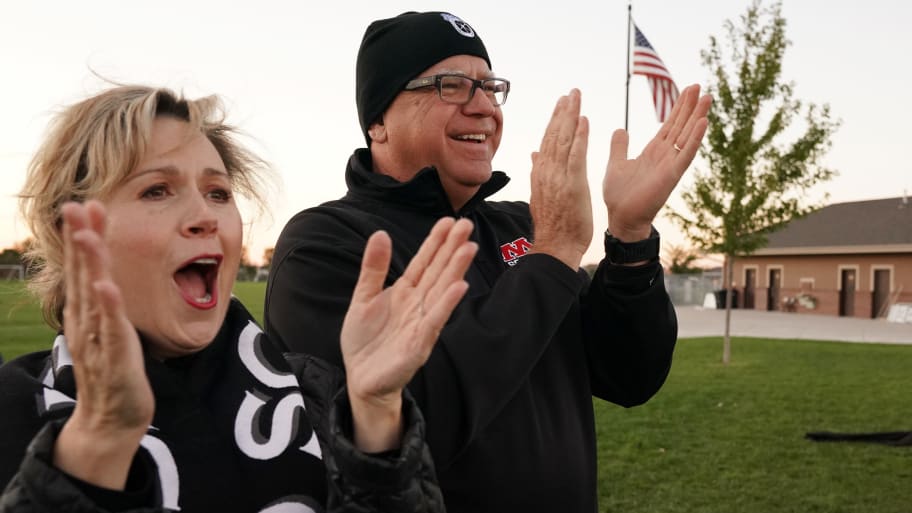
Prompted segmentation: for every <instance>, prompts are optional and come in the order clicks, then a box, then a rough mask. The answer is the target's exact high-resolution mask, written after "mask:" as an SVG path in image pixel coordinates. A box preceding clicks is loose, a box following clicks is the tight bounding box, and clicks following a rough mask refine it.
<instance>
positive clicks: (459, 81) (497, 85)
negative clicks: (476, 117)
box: [404, 73, 510, 107]
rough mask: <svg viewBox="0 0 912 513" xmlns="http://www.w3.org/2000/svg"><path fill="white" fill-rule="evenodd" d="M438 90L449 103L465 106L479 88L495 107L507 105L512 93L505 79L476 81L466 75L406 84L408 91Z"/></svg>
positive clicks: (425, 79)
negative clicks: (421, 89) (508, 96)
mask: <svg viewBox="0 0 912 513" xmlns="http://www.w3.org/2000/svg"><path fill="white" fill-rule="evenodd" d="M431 86H433V87H435V88H437V95H438V96H440V99H441V100H443V101H445V102H447V103H455V104H457V105H464V104H466V103H469V102H470V101H472V98H473V97H474V96H475V90H476V89H478V88H479V87H480V88H481V90H482V91H483V92H484V93H485V95H487V97H488V99H489V100H491V103H493V104H494V106H495V107H499V106H501V105H503V104H504V103H506V101H507V93H509V92H510V81H509V80H506V79H503V78H486V79H484V80H474V79H471V78H469V77H467V76H465V75H452V74H446V73H444V74H440V75H431V76H429V77H421V78H416V79H415V80H412V81H410V82H409V83H408V84H405V88H404V89H405V90H406V91H412V90H415V89H420V88H422V87H431Z"/></svg>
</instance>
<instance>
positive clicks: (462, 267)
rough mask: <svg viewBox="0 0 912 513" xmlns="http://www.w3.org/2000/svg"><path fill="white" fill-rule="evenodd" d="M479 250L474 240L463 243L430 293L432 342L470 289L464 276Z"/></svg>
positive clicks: (428, 318) (429, 321) (428, 306)
mask: <svg viewBox="0 0 912 513" xmlns="http://www.w3.org/2000/svg"><path fill="white" fill-rule="evenodd" d="M477 252H478V245H477V244H475V243H474V242H465V243H463V244H462V245H461V246H460V247H459V249H458V250H456V252H455V253H454V254H453V256H452V258H451V259H450V261H449V262H448V263H447V266H446V268H445V270H444V272H443V273H442V274H441V276H440V280H439V284H437V285H436V286H435V287H433V288H432V289H431V291H430V293H429V294H428V296H427V298H428V301H427V322H428V323H429V327H430V329H431V330H432V335H433V337H432V338H431V340H430V342H432V343H433V342H434V341H435V340H436V339H437V334H438V333H439V331H440V330H441V329H442V328H443V326H444V325H445V324H446V322H447V320H449V318H450V314H452V313H453V310H454V309H455V308H456V305H458V304H459V301H460V300H461V299H462V297H463V296H464V295H465V293H466V291H468V290H469V284H468V282H466V281H465V279H463V277H464V276H465V273H466V271H467V270H468V268H469V266H470V265H472V260H474V258H475V254H476V253H477Z"/></svg>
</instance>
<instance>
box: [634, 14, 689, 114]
mask: <svg viewBox="0 0 912 513" xmlns="http://www.w3.org/2000/svg"><path fill="white" fill-rule="evenodd" d="M633 29H634V30H635V31H636V41H635V42H634V45H633V74H634V75H645V76H646V79H647V80H648V81H649V88H650V89H651V90H652V103H654V104H655V109H656V116H657V117H658V118H659V122H663V121H665V118H666V117H667V116H668V114H670V113H671V107H672V106H673V105H674V102H675V100H677V99H678V87H677V86H676V85H675V83H674V80H672V79H671V73H669V72H668V69H667V68H666V67H665V63H663V62H662V59H660V58H659V54H657V53H656V51H655V49H654V48H653V47H652V45H651V44H649V40H648V39H646V36H644V35H643V33H642V32H640V28H639V27H637V26H636V24H634V25H633Z"/></svg>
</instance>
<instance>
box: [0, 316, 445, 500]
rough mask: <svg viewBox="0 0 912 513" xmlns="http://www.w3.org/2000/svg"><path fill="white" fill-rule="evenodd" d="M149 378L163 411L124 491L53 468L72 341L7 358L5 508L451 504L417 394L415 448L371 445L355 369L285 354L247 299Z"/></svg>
mask: <svg viewBox="0 0 912 513" xmlns="http://www.w3.org/2000/svg"><path fill="white" fill-rule="evenodd" d="M146 374H147V376H148V377H149V381H150V383H151V385H152V389H153V393H154V394H155V402H156V403H155V404H156V408H155V417H154V419H153V423H152V427H151V428H150V430H149V433H148V434H147V435H146V437H145V438H144V439H143V442H142V444H141V448H140V450H139V451H138V452H137V455H136V457H135V458H134V462H133V466H132V468H131V470H130V476H129V478H128V483H127V490H126V491H125V492H113V491H110V490H104V489H100V488H96V487H93V486H91V485H89V484H88V483H84V482H81V481H78V480H76V479H74V478H72V477H70V476H68V475H66V474H64V473H63V472H61V471H59V470H57V469H56V468H55V467H54V466H53V465H52V464H51V461H52V456H53V446H54V442H55V440H56V437H57V434H58V433H59V430H60V428H61V427H62V425H63V424H64V423H65V421H66V419H67V418H68V417H69V415H70V414H71V413H72V410H73V405H74V404H75V402H74V399H73V398H74V397H75V392H76V390H75V384H74V382H73V380H72V366H71V361H70V359H69V355H68V352H67V348H66V342H65V339H64V338H63V337H62V336H58V337H57V340H56V341H55V346H54V350H53V351H50V352H43V353H34V354H31V355H26V356H23V357H21V358H18V359H16V360H14V361H11V362H8V363H7V364H5V365H3V366H2V367H0V433H2V436H0V487H3V486H6V490H5V491H4V493H3V495H2V497H0V512H3V513H20V512H29V513H32V512H45V511H46V512H60V511H68V512H102V511H128V512H131V513H139V512H146V511H167V510H177V509H179V510H181V511H183V512H193V511H207V512H209V511H220V512H221V511H239V512H240V511H244V512H248V511H249V512H256V511H296V512H297V511H301V512H307V511H314V512H323V511H329V512H352V513H356V512H358V513H360V512H372V511H377V512H381V511H382V512H392V511H409V512H411V511H420V512H429V513H431V512H434V513H436V512H443V511H444V506H443V500H442V497H441V495H440V490H439V488H438V487H437V483H436V477H435V473H434V468H433V462H432V460H431V457H430V452H429V450H428V449H427V447H426V445H425V443H424V420H423V418H422V416H421V412H420V411H419V410H418V408H417V406H416V405H415V402H414V401H413V400H412V399H411V397H410V396H409V395H408V394H406V396H405V401H404V403H403V408H404V411H403V413H404V421H405V433H404V435H403V440H402V446H401V448H400V449H399V450H398V451H391V452H388V453H383V454H378V455H369V454H364V453H362V452H360V451H358V450H357V449H356V448H355V447H354V445H353V444H352V442H351V436H350V433H351V411H350V408H349V405H348V401H347V397H348V396H347V394H346V393H345V390H344V377H343V375H342V372H341V371H340V370H339V369H337V368H336V367H334V366H332V365H330V364H327V363H325V362H323V361H321V360H318V359H315V358H311V357H308V356H304V355H291V356H287V359H286V358H283V355H281V354H280V353H278V352H276V351H274V350H273V349H272V344H269V343H267V342H266V340H265V337H264V336H263V334H262V332H261V331H260V330H259V328H258V327H256V325H255V324H254V323H253V320H252V318H251V317H250V315H249V313H247V311H246V310H244V308H243V306H241V304H240V303H239V302H238V301H237V300H233V301H232V305H231V307H230V308H229V312H228V316H227V318H226V321H225V325H224V326H223V328H222V330H221V332H220V333H219V335H218V336H217V337H216V339H215V340H214V341H213V343H212V344H211V345H210V346H209V347H207V348H206V349H204V350H203V351H200V352H199V353H197V354H196V355H192V356H190V357H184V358H177V359H173V360H169V361H167V362H155V361H152V360H148V359H147V361H146ZM302 410H303V411H302ZM302 413H306V415H302ZM311 426H313V427H311ZM26 448H27V450H26ZM7 483H9V484H8V485H7ZM289 508H290V509H289Z"/></svg>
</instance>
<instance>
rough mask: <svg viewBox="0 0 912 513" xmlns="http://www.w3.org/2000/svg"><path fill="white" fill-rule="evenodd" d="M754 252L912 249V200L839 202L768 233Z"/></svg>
mask: <svg viewBox="0 0 912 513" xmlns="http://www.w3.org/2000/svg"><path fill="white" fill-rule="evenodd" d="M768 238H769V244H767V246H766V247H764V248H762V249H760V250H757V251H756V252H754V254H755V255H798V254H803V255H807V254H818V255H819V254H846V253H912V200H910V199H909V198H906V197H905V196H903V197H897V198H886V199H878V200H868V201H853V202H848V203H836V204H833V205H829V206H826V207H824V208H822V209H820V210H817V211H816V212H813V213H811V214H808V215H807V216H805V217H803V218H801V219H796V220H794V221H792V222H791V223H789V224H787V225H786V226H785V227H784V228H783V229H781V230H779V231H777V232H774V233H772V234H770V235H769V237H768Z"/></svg>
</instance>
